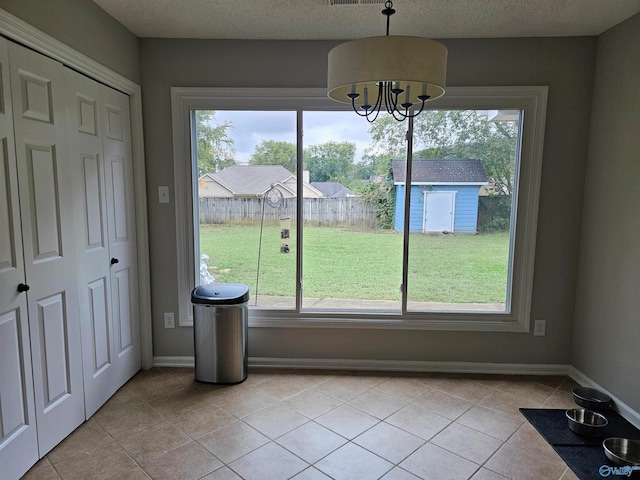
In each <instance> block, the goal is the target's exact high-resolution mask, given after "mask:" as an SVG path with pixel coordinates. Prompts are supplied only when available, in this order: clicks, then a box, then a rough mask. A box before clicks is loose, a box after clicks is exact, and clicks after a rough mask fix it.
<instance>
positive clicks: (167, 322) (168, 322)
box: [164, 312, 176, 328]
mask: <svg viewBox="0 0 640 480" xmlns="http://www.w3.org/2000/svg"><path fill="white" fill-rule="evenodd" d="M164 328H176V319H175V317H174V316H173V312H165V313H164Z"/></svg>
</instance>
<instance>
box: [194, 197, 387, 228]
mask: <svg viewBox="0 0 640 480" xmlns="http://www.w3.org/2000/svg"><path fill="white" fill-rule="evenodd" d="M262 203H263V199H262V198H201V199H200V223H201V224H202V223H204V224H207V223H209V224H211V223H214V224H215V223H219V224H220V223H222V224H224V223H241V224H254V223H260V221H261V219H262ZM303 208H304V210H303V218H304V223H305V225H313V226H323V227H326V226H350V227H362V228H377V226H378V219H377V217H376V211H375V207H374V206H373V205H372V204H371V203H369V202H367V201H365V200H362V199H360V198H355V197H348V198H305V199H303ZM297 212H298V210H297V205H296V199H295V198H289V199H286V201H285V203H284V208H273V207H271V206H269V204H268V203H267V204H265V205H264V223H265V224H278V223H279V222H280V219H281V218H283V217H289V218H291V221H292V223H294V224H295V221H296V217H297Z"/></svg>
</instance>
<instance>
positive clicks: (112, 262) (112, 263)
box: [111, 258, 120, 265]
mask: <svg viewBox="0 0 640 480" xmlns="http://www.w3.org/2000/svg"><path fill="white" fill-rule="evenodd" d="M119 262H120V260H118V259H117V258H112V259H111V265H115V264H116V263H119Z"/></svg>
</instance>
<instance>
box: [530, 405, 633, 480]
mask: <svg viewBox="0 0 640 480" xmlns="http://www.w3.org/2000/svg"><path fill="white" fill-rule="evenodd" d="M520 412H521V413H522V415H524V417H525V418H526V419H527V420H528V421H529V423H531V425H533V426H534V427H535V429H536V430H537V431H538V432H539V433H540V435H542V437H543V438H544V439H545V440H546V441H547V442H548V443H549V444H550V445H551V446H552V447H553V449H554V450H555V451H556V452H557V453H558V455H560V457H561V458H562V459H563V460H564V461H565V463H566V464H567V465H568V466H569V468H571V470H573V473H575V474H576V476H577V477H578V478H580V480H602V479H603V478H610V479H622V478H629V477H628V476H627V475H619V474H616V472H615V471H609V472H607V471H606V466H611V467H613V466H614V465H613V463H611V461H610V460H609V459H608V458H607V457H606V456H605V454H604V451H603V449H602V441H603V440H604V439H605V438H607V437H624V438H631V439H634V440H640V430H638V429H637V428H636V427H634V426H633V425H632V424H631V423H629V422H628V421H627V420H625V419H624V418H622V417H621V416H620V415H619V414H618V413H616V412H614V411H613V410H610V411H607V412H603V414H604V416H605V417H607V420H608V421H609V425H607V428H606V430H605V432H604V433H603V435H602V436H601V437H593V438H592V437H582V436H580V435H576V434H575V433H573V432H572V431H571V430H569V425H568V423H567V417H566V416H565V412H566V410H555V409H533V408H521V409H520ZM603 466H605V471H603V472H602V473H603V474H601V473H600V469H601V467H603ZM607 473H608V475H606V474H607ZM631 478H632V479H640V472H639V471H634V472H633V474H632V475H631Z"/></svg>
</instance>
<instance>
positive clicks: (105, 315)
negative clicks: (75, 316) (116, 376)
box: [84, 277, 112, 379]
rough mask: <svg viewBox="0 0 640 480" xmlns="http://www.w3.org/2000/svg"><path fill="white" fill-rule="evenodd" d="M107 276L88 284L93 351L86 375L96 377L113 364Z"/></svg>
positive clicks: (86, 367)
mask: <svg viewBox="0 0 640 480" xmlns="http://www.w3.org/2000/svg"><path fill="white" fill-rule="evenodd" d="M107 282H108V280H107V278H105V277H103V278H99V279H97V280H96V281H94V282H90V283H89V284H88V292H87V293H88V298H89V324H90V326H91V337H90V339H91V344H90V352H92V353H93V358H92V359H91V360H92V361H91V363H89V364H88V362H86V361H85V365H84V367H85V369H86V370H87V371H86V372H85V376H86V375H91V376H92V377H93V378H94V379H95V378H96V377H98V376H100V375H101V374H102V373H103V372H104V370H105V369H106V368H109V366H110V365H111V363H112V362H111V348H110V345H111V333H110V328H109V325H110V324H109V311H108V310H107V304H108V303H109V295H108V293H107V291H108V290H107Z"/></svg>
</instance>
